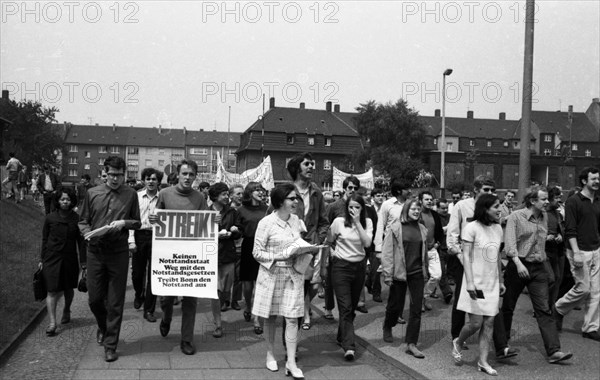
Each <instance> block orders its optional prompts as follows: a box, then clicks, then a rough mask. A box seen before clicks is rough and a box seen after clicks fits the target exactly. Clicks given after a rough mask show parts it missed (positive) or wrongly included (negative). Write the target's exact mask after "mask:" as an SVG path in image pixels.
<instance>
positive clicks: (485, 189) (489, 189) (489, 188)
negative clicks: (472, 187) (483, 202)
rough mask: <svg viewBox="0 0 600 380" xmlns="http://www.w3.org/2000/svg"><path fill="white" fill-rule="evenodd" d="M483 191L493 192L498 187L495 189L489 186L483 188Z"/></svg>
mask: <svg viewBox="0 0 600 380" xmlns="http://www.w3.org/2000/svg"><path fill="white" fill-rule="evenodd" d="M481 191H483V192H486V193H493V192H494V191H496V189H494V188H493V187H488V188H485V187H484V188H482V189H481Z"/></svg>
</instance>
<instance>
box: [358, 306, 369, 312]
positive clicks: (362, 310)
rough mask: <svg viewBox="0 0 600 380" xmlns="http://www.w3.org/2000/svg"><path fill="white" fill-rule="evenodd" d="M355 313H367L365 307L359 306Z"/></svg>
mask: <svg viewBox="0 0 600 380" xmlns="http://www.w3.org/2000/svg"><path fill="white" fill-rule="evenodd" d="M356 311H360V312H361V313H368V312H369V310H367V307H366V306H365V305H362V306H359V307H357V308H356Z"/></svg>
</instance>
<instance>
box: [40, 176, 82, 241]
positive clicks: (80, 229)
mask: <svg viewBox="0 0 600 380" xmlns="http://www.w3.org/2000/svg"><path fill="white" fill-rule="evenodd" d="M40 178H41V177H40ZM90 203H91V199H90V193H89V192H87V193H86V194H85V197H84V198H83V206H82V207H81V216H80V217H79V223H78V227H79V231H81V235H85V234H87V233H88V232H90V231H91V230H92V223H91V220H90V219H91V210H90Z"/></svg>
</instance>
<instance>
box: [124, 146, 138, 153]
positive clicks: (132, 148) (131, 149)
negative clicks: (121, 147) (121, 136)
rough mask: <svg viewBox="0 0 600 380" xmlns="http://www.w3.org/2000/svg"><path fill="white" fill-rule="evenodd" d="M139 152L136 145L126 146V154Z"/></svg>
mask: <svg viewBox="0 0 600 380" xmlns="http://www.w3.org/2000/svg"><path fill="white" fill-rule="evenodd" d="M139 153H140V148H138V147H137V146H130V147H127V154H139Z"/></svg>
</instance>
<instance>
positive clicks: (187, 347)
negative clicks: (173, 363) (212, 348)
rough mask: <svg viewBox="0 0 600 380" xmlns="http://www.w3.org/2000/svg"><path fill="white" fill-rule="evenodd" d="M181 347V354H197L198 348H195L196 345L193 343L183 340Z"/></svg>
mask: <svg viewBox="0 0 600 380" xmlns="http://www.w3.org/2000/svg"><path fill="white" fill-rule="evenodd" d="M179 347H180V348H181V352H183V353H184V354H186V355H194V354H195V353H196V347H194V343H192V342H185V341H183V340H182V341H181V344H180V345H179Z"/></svg>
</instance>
